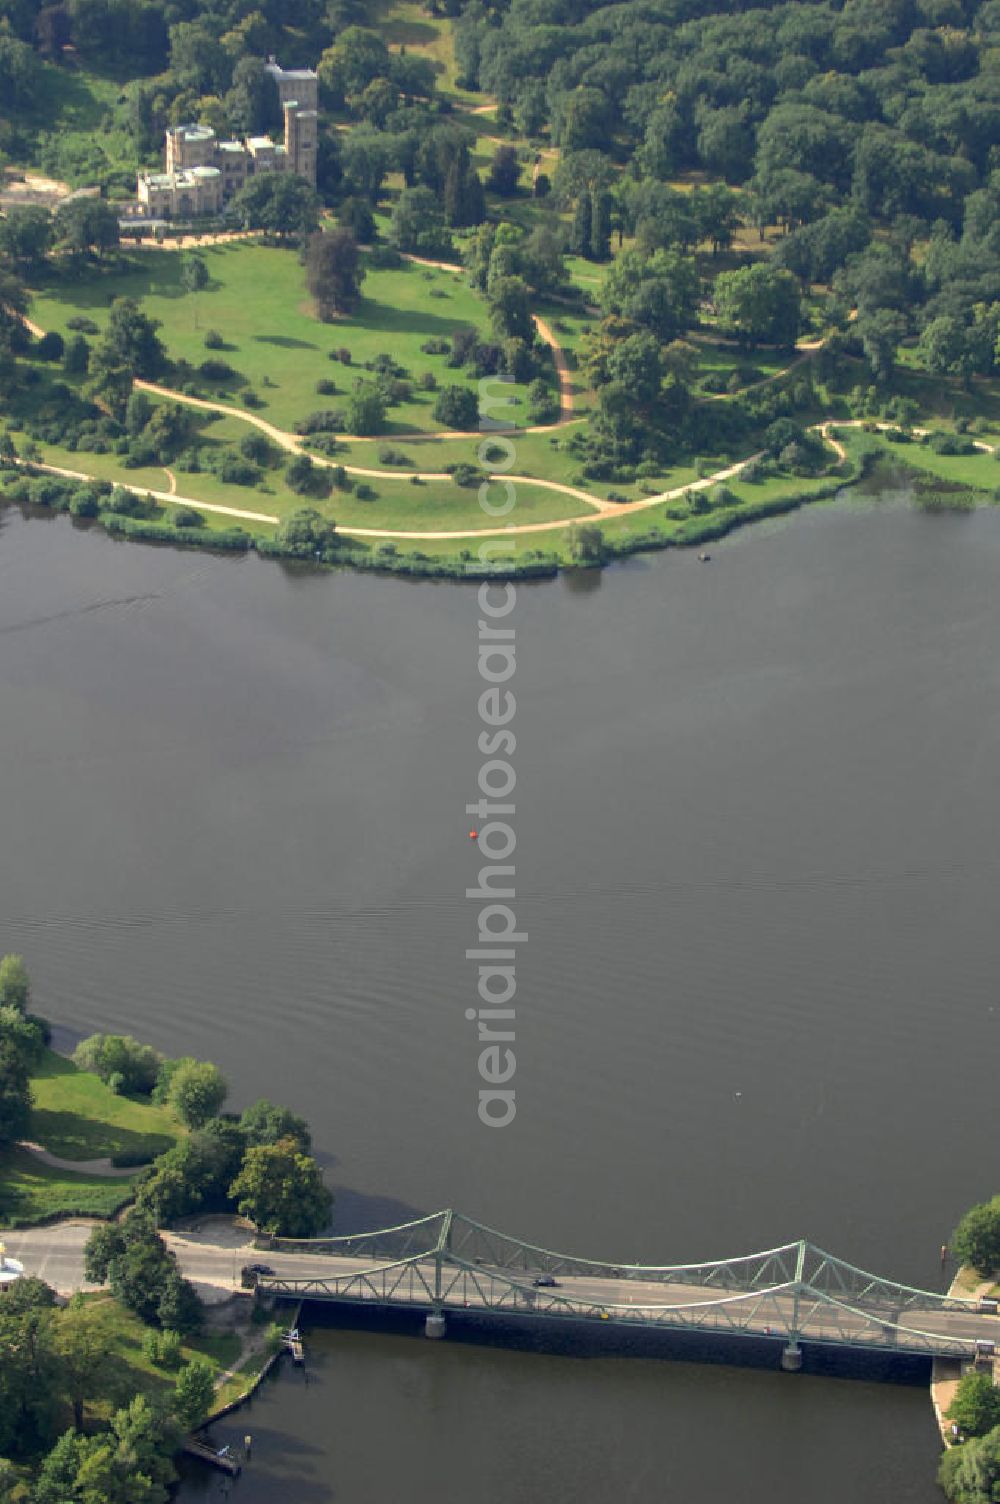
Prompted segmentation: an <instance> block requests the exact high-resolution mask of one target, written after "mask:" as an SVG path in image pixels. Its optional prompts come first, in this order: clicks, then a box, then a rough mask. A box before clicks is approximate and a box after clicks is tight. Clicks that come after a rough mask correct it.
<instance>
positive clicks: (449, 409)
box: [434, 386, 479, 431]
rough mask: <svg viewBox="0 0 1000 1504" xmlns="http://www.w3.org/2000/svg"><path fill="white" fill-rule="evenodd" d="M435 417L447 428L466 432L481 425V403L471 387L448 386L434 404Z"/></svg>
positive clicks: (439, 394)
mask: <svg viewBox="0 0 1000 1504" xmlns="http://www.w3.org/2000/svg"><path fill="white" fill-rule="evenodd" d="M434 417H435V419H436V421H437V422H438V423H443V424H444V425H445V427H447V428H458V429H462V430H465V431H468V430H471V429H473V428H475V427H476V426H477V425H478V423H479V401H478V399H477V397H476V394H475V392H474V391H473V390H472V388H471V387H469V386H446V387H444V388H442V390H441V391H440V392H439V393H438V397H437V401H436V402H435V403H434Z"/></svg>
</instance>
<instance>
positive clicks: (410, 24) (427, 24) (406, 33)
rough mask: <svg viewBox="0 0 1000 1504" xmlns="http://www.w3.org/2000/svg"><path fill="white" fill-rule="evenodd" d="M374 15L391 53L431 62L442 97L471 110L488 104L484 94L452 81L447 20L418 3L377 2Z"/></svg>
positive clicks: (452, 53) (452, 57)
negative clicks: (402, 50)
mask: <svg viewBox="0 0 1000 1504" xmlns="http://www.w3.org/2000/svg"><path fill="white" fill-rule="evenodd" d="M376 14H377V16H378V30H379V31H380V32H381V33H382V36H383V37H384V38H385V40H386V42H387V44H388V46H389V48H390V49H391V50H392V51H393V52H399V51H400V50H401V49H402V48H405V49H406V51H407V52H411V53H415V54H416V55H417V56H418V57H429V58H430V59H431V61H432V62H433V63H434V64H435V65H436V67H437V71H438V89H439V90H440V91H441V92H442V93H444V94H451V95H452V96H453V98H454V99H455V100H456V101H459V102H461V103H465V104H467V105H470V106H472V105H480V104H487V103H489V102H490V101H489V99H488V97H487V96H486V95H485V94H479V93H470V92H469V91H468V90H467V89H460V88H459V87H458V85H457V83H456V81H455V78H456V68H455V47H454V41H453V38H452V30H451V22H450V20H447V19H445V18H444V17H440V16H432V15H430V14H429V13H428V12H427V11H426V10H425V9H424V7H423V6H422V5H420V4H419V3H417V0H380V4H379V6H378V7H377V10H376Z"/></svg>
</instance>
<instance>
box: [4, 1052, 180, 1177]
mask: <svg viewBox="0 0 1000 1504" xmlns="http://www.w3.org/2000/svg"><path fill="white" fill-rule="evenodd" d="M31 1092H32V1097H33V1098H34V1109H33V1111H32V1114H31V1126H30V1129H29V1137H30V1138H31V1139H32V1141H33V1142H34V1143H38V1144H41V1145H42V1147H43V1148H45V1149H48V1150H49V1152H50V1153H51V1154H56V1155H58V1156H59V1158H60V1159H84V1160H86V1159H103V1158H110V1156H111V1155H113V1154H120V1153H121V1152H122V1151H124V1150H128V1149H131V1148H136V1147H138V1146H140V1145H145V1144H146V1143H147V1142H148V1141H149V1140H150V1139H151V1137H155V1139H156V1140H157V1141H158V1148H157V1150H156V1152H157V1153H162V1152H163V1151H164V1150H166V1149H169V1148H170V1147H171V1145H172V1144H174V1143H176V1142H177V1140H178V1138H180V1137H181V1135H182V1134H183V1133H184V1132H185V1130H184V1129H183V1128H182V1127H181V1125H180V1124H179V1123H178V1121H177V1118H176V1117H175V1116H174V1114H173V1112H171V1111H170V1110H168V1109H167V1108H166V1107H154V1106H152V1105H151V1104H150V1103H149V1102H146V1101H140V1100H137V1099H136V1098H133V1097H126V1096H119V1095H117V1094H116V1093H115V1092H113V1091H111V1090H110V1088H109V1087H107V1086H105V1084H104V1082H103V1081H102V1080H101V1079H100V1077H99V1076H95V1075H93V1074H92V1073H91V1072H90V1071H81V1070H79V1069H78V1068H77V1067H76V1066H75V1065H74V1064H73V1062H72V1060H67V1059H66V1058H65V1056H63V1055H57V1054H56V1053H55V1052H54V1051H53V1050H46V1052H45V1055H44V1058H43V1060H42V1063H41V1065H40V1066H39V1068H38V1070H37V1071H36V1072H35V1073H34V1075H33V1076H32V1078H31Z"/></svg>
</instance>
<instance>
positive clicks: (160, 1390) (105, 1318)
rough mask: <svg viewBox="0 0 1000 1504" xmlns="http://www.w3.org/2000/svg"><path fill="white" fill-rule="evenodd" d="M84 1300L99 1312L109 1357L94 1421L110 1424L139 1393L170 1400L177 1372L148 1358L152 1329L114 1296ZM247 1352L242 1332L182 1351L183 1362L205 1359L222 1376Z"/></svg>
mask: <svg viewBox="0 0 1000 1504" xmlns="http://www.w3.org/2000/svg"><path fill="white" fill-rule="evenodd" d="M83 1299H84V1301H85V1302H86V1303H87V1305H88V1306H89V1307H90V1308H91V1309H92V1311H93V1312H94V1313H95V1319H96V1321H97V1325H98V1331H99V1334H100V1336H101V1338H102V1339H103V1347H104V1351H105V1353H106V1354H107V1360H106V1361H107V1373H106V1378H105V1382H104V1385H103V1386H102V1387H104V1389H105V1397H102V1398H101V1399H100V1400H95V1401H90V1402H88V1404H87V1406H86V1414H87V1416H88V1417H89V1418H90V1419H92V1420H102V1421H106V1420H107V1419H108V1417H109V1416H110V1415H111V1414H112V1412H113V1411H114V1410H116V1409H118V1408H119V1407H121V1406H123V1405H126V1404H128V1402H129V1401H130V1400H131V1399H134V1398H135V1396H136V1395H137V1394H144V1395H145V1396H146V1397H147V1398H148V1399H150V1400H153V1401H155V1400H165V1399H166V1398H167V1397H168V1396H169V1393H170V1391H171V1389H172V1388H173V1386H174V1382H175V1380H176V1378H177V1372H178V1369H177V1368H168V1367H166V1366H164V1365H162V1364H158V1363H154V1362H152V1361H151V1360H150V1358H149V1357H147V1355H146V1353H145V1352H144V1351H143V1342H144V1340H145V1338H146V1336H147V1334H148V1333H149V1331H150V1330H151V1329H150V1328H149V1327H148V1326H145V1325H144V1324H143V1322H141V1321H140V1320H139V1318H138V1317H137V1316H134V1315H133V1314H132V1312H131V1311H127V1310H126V1309H125V1307H124V1306H122V1305H119V1303H118V1301H117V1300H115V1299H114V1297H113V1296H111V1295H106V1294H104V1293H103V1292H102V1293H97V1294H93V1295H85V1296H84V1297H83ZM242 1348H243V1342H242V1339H241V1337H240V1335H239V1334H238V1333H237V1332H209V1333H206V1334H204V1335H202V1336H199V1337H191V1338H188V1339H187V1340H186V1341H185V1342H184V1343H183V1345H182V1347H181V1353H180V1361H181V1363H189V1362H190V1361H191V1359H192V1358H194V1357H197V1356H201V1357H204V1358H207V1359H208V1361H209V1362H210V1363H211V1364H212V1367H213V1368H214V1369H215V1371H216V1372H217V1373H222V1372H224V1371H225V1370H226V1369H227V1368H229V1367H231V1366H232V1364H233V1363H235V1362H236V1361H237V1359H238V1358H239V1355H240V1353H241V1351H242ZM178 1366H179V1365H178ZM242 1387H245V1385H244V1386H241V1388H242ZM237 1392H238V1393H239V1392H241V1390H237Z"/></svg>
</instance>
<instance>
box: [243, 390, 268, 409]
mask: <svg viewBox="0 0 1000 1504" xmlns="http://www.w3.org/2000/svg"><path fill="white" fill-rule="evenodd" d="M240 401H241V402H242V403H243V406H244V407H251V408H257V407H263V406H264V399H263V397H260V396H258V394H257V393H256V392H255V391H254V390H253V388H252V387H249V386H248V387H247V388H246V390H245V391H243V392H241V393H240Z"/></svg>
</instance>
